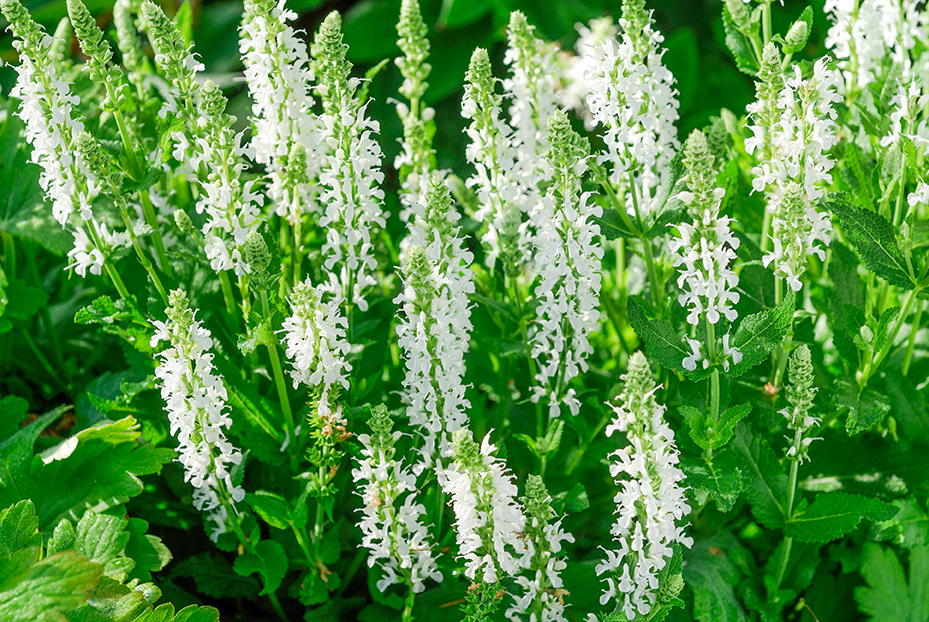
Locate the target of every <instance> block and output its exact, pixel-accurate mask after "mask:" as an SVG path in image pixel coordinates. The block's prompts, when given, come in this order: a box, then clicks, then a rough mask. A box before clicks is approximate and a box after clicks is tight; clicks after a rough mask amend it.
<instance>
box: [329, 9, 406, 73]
mask: <svg viewBox="0 0 929 622" xmlns="http://www.w3.org/2000/svg"><path fill="white" fill-rule="evenodd" d="M399 15H400V2H399V0H388V1H386V2H385V1H384V0H362V1H361V2H357V3H355V4H354V5H353V6H352V7H351V8H350V9H349V10H348V11H346V12H345V17H343V18H342V32H343V33H344V37H345V38H344V41H345V44H346V45H348V50H347V51H346V56H347V57H348V59H349V60H350V61H352V62H356V63H376V62H378V61H380V60H381V59H388V58H390V57H392V56H396V55H397V54H398V53H399V52H400V49H399V48H398V47H397V30H396V23H397V18H398V17H399Z"/></svg>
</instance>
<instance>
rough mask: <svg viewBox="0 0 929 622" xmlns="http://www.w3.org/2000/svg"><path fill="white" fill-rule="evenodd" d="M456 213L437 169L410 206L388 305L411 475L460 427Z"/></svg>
mask: <svg viewBox="0 0 929 622" xmlns="http://www.w3.org/2000/svg"><path fill="white" fill-rule="evenodd" d="M457 221H458V214H457V213H456V212H455V209H454V206H453V205H452V199H451V195H450V194H449V191H448V188H447V187H446V185H445V182H444V181H442V178H441V176H440V175H439V174H438V173H434V174H433V176H432V178H431V179H430V180H429V184H428V187H427V189H426V194H425V195H423V196H421V198H420V201H419V203H418V204H417V205H415V206H414V212H413V218H412V219H411V220H410V222H409V230H410V234H409V240H410V244H411V245H410V246H409V248H407V250H406V251H405V252H404V255H403V277H404V278H403V281H404V287H403V290H402V291H401V293H400V294H399V295H398V296H397V298H396V299H395V300H394V302H395V303H396V304H398V305H400V309H401V316H400V321H399V324H398V326H397V337H398V342H399V345H400V348H401V350H402V351H403V353H404V358H405V360H406V376H405V377H404V380H403V393H402V399H403V403H404V405H405V406H406V414H407V416H408V417H409V418H410V423H411V424H413V425H414V426H417V427H418V430H419V432H420V434H421V435H422V437H423V440H424V444H423V447H422V448H420V450H419V451H420V453H421V459H420V462H419V464H417V465H416V467H415V471H416V472H417V474H418V473H419V472H421V471H422V469H424V468H426V467H430V466H432V464H433V463H434V462H435V457H434V454H435V451H436V449H437V448H438V449H439V450H440V455H441V456H447V455H448V451H449V442H450V438H451V437H450V434H451V433H452V432H455V431H456V430H460V429H461V428H463V427H465V426H466V425H467V422H468V416H467V409H468V408H469V407H470V403H469V402H468V400H467V399H466V398H465V385H464V381H463V379H464V373H465V362H464V356H465V353H466V352H467V351H468V339H469V335H470V333H471V320H470V316H471V310H470V308H469V306H468V294H471V293H473V292H474V284H473V283H472V282H471V270H470V265H471V262H472V261H473V257H472V255H471V253H470V252H469V251H468V250H466V249H465V248H464V244H463V240H462V239H461V237H460V236H459V233H458V228H457V226H456V225H457Z"/></svg>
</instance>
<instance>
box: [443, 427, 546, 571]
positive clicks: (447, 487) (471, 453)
mask: <svg viewBox="0 0 929 622" xmlns="http://www.w3.org/2000/svg"><path fill="white" fill-rule="evenodd" d="M492 431H493V430H491V432H492ZM495 449H496V448H495V447H494V446H493V445H491V444H490V432H488V433H487V436H485V437H484V441H483V443H481V447H480V449H478V446H477V443H475V442H474V439H473V437H472V436H471V431H470V430H468V429H463V430H459V431H458V432H456V433H455V434H454V440H453V443H452V460H451V461H450V464H449V465H448V467H446V468H444V469H442V470H441V471H440V472H439V482H440V483H441V485H442V490H444V491H445V494H447V495H449V498H450V501H449V502H450V504H451V506H452V509H453V510H454V511H455V519H456V522H455V531H456V540H457V542H458V554H459V556H461V557H463V558H464V559H465V562H466V569H465V576H466V577H468V578H469V579H471V580H472V581H483V582H485V583H495V582H497V581H499V580H500V579H502V578H503V577H506V576H513V575H515V574H517V573H518V572H519V570H520V568H528V567H529V565H530V563H531V560H532V556H533V554H534V552H535V550H534V547H533V544H532V542H531V541H528V540H526V539H522V538H520V537H519V534H520V533H522V532H523V530H524V528H525V525H526V517H525V515H524V514H523V510H522V507H521V506H520V505H519V503H518V502H517V501H516V493H517V489H516V483H515V481H514V477H513V474H512V473H510V472H509V471H508V470H507V469H506V467H505V466H504V464H503V461H502V460H500V459H499V458H496V457H495V456H494V455H493V452H494V450H495Z"/></svg>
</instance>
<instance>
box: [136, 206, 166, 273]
mask: <svg viewBox="0 0 929 622" xmlns="http://www.w3.org/2000/svg"><path fill="white" fill-rule="evenodd" d="M139 199H140V201H141V202H142V213H143V214H144V215H145V222H147V223H148V225H149V226H150V227H151V228H152V240H153V241H154V242H155V252H156V253H157V254H158V263H160V264H161V269H162V270H164V273H165V274H167V275H168V276H169V277H170V276H171V274H172V272H171V264H170V263H168V253H167V251H166V250H165V243H164V240H163V239H162V237H161V229H160V228H159V227H158V217H157V216H156V215H155V206H154V205H152V200H151V199H150V198H149V196H148V189H147V188H146V189H145V190H140V191H139Z"/></svg>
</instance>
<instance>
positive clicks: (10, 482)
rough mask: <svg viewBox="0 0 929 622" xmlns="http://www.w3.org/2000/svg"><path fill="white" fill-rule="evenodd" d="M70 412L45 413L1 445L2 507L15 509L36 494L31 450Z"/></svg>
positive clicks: (62, 410) (0, 443)
mask: <svg viewBox="0 0 929 622" xmlns="http://www.w3.org/2000/svg"><path fill="white" fill-rule="evenodd" d="M66 410H68V407H67V406H61V407H59V408H56V409H55V410H53V411H51V412H48V413H45V414H44V415H42V416H41V417H39V418H38V419H36V420H35V421H33V422H32V423H30V424H29V425H28V426H26V427H25V428H22V429H20V430H19V431H17V432H16V434H14V435H13V436H10V437H9V438H7V439H5V440H4V441H2V442H0V506H8V505H12V504H13V503H15V502H16V501H20V500H21V499H26V498H28V497H30V496H32V495H33V494H34V492H33V490H32V489H31V485H32V481H31V478H30V477H29V463H30V462H31V460H32V456H33V452H32V446H33V444H34V443H35V439H37V438H38V437H39V434H41V433H42V430H44V429H45V428H46V427H47V426H49V425H50V424H51V423H52V422H53V421H54V420H55V419H57V418H58V417H60V416H61V413H63V412H65V411H66Z"/></svg>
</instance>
